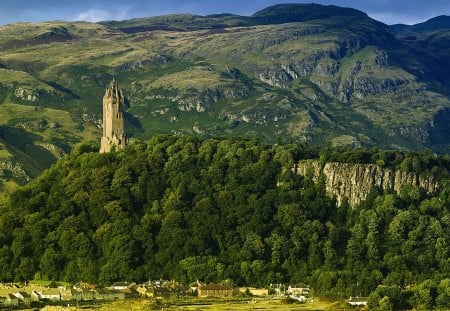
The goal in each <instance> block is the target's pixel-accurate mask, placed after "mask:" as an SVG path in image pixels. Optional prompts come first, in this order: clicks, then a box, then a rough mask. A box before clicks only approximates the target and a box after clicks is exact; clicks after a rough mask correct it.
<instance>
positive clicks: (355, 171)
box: [294, 160, 439, 207]
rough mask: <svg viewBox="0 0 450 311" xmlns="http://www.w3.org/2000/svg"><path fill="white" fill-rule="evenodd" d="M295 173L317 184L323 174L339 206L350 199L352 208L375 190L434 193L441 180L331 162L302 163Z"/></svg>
mask: <svg viewBox="0 0 450 311" xmlns="http://www.w3.org/2000/svg"><path fill="white" fill-rule="evenodd" d="M294 170H295V171H296V173H297V174H299V175H302V176H304V177H306V178H312V179H313V180H314V181H317V180H318V178H319V177H320V176H321V174H323V176H324V178H325V185H326V191H327V193H329V194H330V195H335V196H336V199H337V202H338V205H341V203H342V200H343V199H344V197H347V198H348V200H349V204H350V206H352V207H355V206H356V205H358V204H359V203H361V202H362V201H364V200H365V199H366V198H367V196H368V194H369V192H370V190H371V189H372V188H374V187H377V188H379V189H381V190H383V191H386V192H395V193H397V194H400V191H401V190H402V189H403V188H404V187H405V186H409V185H412V186H418V187H420V188H422V189H423V190H424V191H426V192H427V193H434V192H436V191H437V189H438V187H439V183H438V180H437V179H436V178H434V177H433V176H431V175H421V174H416V173H413V172H404V171H400V170H395V171H394V170H391V169H387V168H382V167H380V166H378V165H375V164H352V163H337V162H330V163H326V164H325V165H321V164H320V163H319V162H318V161H311V160H309V161H302V162H300V163H299V164H298V165H296V167H295V168H294Z"/></svg>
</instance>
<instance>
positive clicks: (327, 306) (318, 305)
mask: <svg viewBox="0 0 450 311" xmlns="http://www.w3.org/2000/svg"><path fill="white" fill-rule="evenodd" d="M42 310H43V311H73V310H86V311H94V310H96V311H121V310H129V311H141V310H142V311H143V310H166V311H175V310H185V311H209V310H211V311H244V310H260V311H265V310H266V311H272V310H273V311H301V310H306V311H312V310H330V311H332V310H355V309H351V308H347V307H346V305H345V303H343V302H330V301H322V300H316V301H314V302H310V303H302V304H300V303H293V304H285V303H282V302H281V300H253V301H252V300H251V301H241V302H217V303H203V304H202V302H201V301H200V302H198V303H195V304H191V305H189V304H186V305H184V304H183V305H182V306H180V305H168V304H161V305H160V306H156V305H155V304H154V303H153V301H151V300H122V301H115V302H111V303H105V304H100V305H96V306H92V307H82V308H81V307H78V308H76V307H56V306H48V307H45V308H44V309H42Z"/></svg>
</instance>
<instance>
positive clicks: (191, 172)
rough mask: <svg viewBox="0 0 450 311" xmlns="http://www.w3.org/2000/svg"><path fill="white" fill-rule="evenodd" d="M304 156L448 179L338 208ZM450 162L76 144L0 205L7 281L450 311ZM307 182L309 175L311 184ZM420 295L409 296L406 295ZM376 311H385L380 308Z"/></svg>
mask: <svg viewBox="0 0 450 311" xmlns="http://www.w3.org/2000/svg"><path fill="white" fill-rule="evenodd" d="M306 159H316V160H318V159H320V160H319V161H321V163H322V164H325V161H330V160H331V161H335V160H340V159H343V160H344V161H347V162H351V163H355V162H360V163H366V162H367V161H376V162H377V163H381V161H382V160H383V159H384V160H383V164H380V165H383V166H385V167H390V168H393V169H401V170H404V169H406V170H412V171H414V172H416V173H420V174H435V176H440V177H439V178H440V179H439V184H440V187H439V189H438V190H437V191H435V192H433V193H426V191H424V190H423V189H421V188H419V186H413V185H410V186H409V187H405V188H403V190H402V191H401V192H400V193H398V194H397V193H395V192H393V193H388V192H385V193H383V192H382V191H381V190H377V189H373V190H372V191H371V192H370V194H369V196H368V198H367V200H365V201H363V202H361V203H360V204H358V206H355V208H351V207H350V206H349V204H348V201H345V200H344V201H343V202H342V204H341V205H340V206H339V207H338V206H337V204H336V199H335V198H332V197H329V196H327V194H326V192H325V191H326V189H325V187H326V186H325V183H324V182H323V180H321V179H320V178H319V179H318V180H317V183H315V182H313V179H314V177H313V176H312V175H313V174H312V172H311V174H310V176H309V177H308V176H305V177H302V176H300V175H298V174H296V173H295V172H294V170H292V168H293V167H294V165H295V164H296V163H299V161H301V160H306ZM449 163H450V156H448V155H446V156H436V155H434V154H432V153H428V154H423V155H417V154H412V153H405V152H399V151H391V152H386V151H382V150H363V149H350V148H349V149H340V150H337V149H322V150H320V151H319V150H318V149H317V148H308V147H305V146H302V145H301V144H298V143H295V144H289V145H277V144H273V145H266V144H263V143H260V142H258V140H257V139H252V140H246V139H242V138H224V139H217V138H209V139H197V138H194V137H191V136H175V135H155V136H154V137H152V138H151V139H150V140H149V141H148V142H146V143H144V142H136V143H134V144H131V145H130V146H128V147H127V148H125V149H124V150H121V151H119V152H111V153H104V154H99V153H98V148H97V147H96V146H95V145H94V146H92V145H88V144H84V145H79V146H77V147H76V148H75V149H74V151H73V152H72V153H71V154H70V155H67V156H66V157H64V158H63V159H61V160H59V161H58V162H57V163H56V164H55V165H53V166H52V167H51V168H50V169H49V170H46V171H45V172H44V173H43V174H41V175H40V176H39V177H38V178H37V179H34V180H33V181H31V182H30V183H29V184H28V185H26V186H24V187H21V188H20V189H18V190H16V191H14V192H13V193H12V194H11V196H10V197H9V199H8V200H7V201H5V202H4V203H3V204H1V202H0V211H1V213H0V245H1V246H0V264H1V266H2V269H0V278H1V279H2V280H4V281H14V280H15V281H24V280H31V279H33V278H34V279H37V280H64V281H68V282H72V283H75V282H78V281H80V280H83V281H85V282H92V283H94V284H99V285H105V286H108V285H110V284H112V282H115V281H124V280H127V281H129V282H132V281H133V282H142V281H147V280H149V279H150V280H152V279H172V280H173V279H174V280H177V281H181V282H183V284H185V285H187V284H190V283H191V282H195V281H197V280H200V281H203V282H208V283H209V282H221V281H224V280H228V282H231V283H233V284H235V285H238V286H242V285H245V286H257V287H261V286H264V287H266V286H268V285H269V284H274V283H277V284H279V283H288V284H296V283H299V282H304V283H306V284H310V285H311V288H312V290H314V297H317V296H318V297H330V298H337V299H342V298H343V297H349V296H356V295H363V296H368V295H369V294H370V297H369V303H370V305H369V306H370V309H378V308H377V307H378V305H379V304H380V305H381V304H382V302H381V300H382V299H384V300H386V299H388V301H389V302H390V304H391V305H392V307H391V308H390V310H411V309H426V310H430V309H432V308H433V307H436V308H438V309H440V310H446V309H448V308H449V307H450V291H449V290H450V279H449V273H450V259H449V258H450V257H449V252H450V247H449V240H448V239H449V236H450V221H449V220H450V214H449V211H450V209H449V207H450V185H449V183H448V182H449V173H450V165H449ZM307 175H308V174H307ZM411 287H412V288H411ZM380 309H382V308H381V307H380Z"/></svg>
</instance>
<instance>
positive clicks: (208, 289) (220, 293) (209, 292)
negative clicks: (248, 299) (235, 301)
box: [197, 284, 233, 297]
mask: <svg viewBox="0 0 450 311" xmlns="http://www.w3.org/2000/svg"><path fill="white" fill-rule="evenodd" d="M197 293H198V297H228V296H232V295H233V288H232V287H231V286H229V285H221V284H208V285H199V286H198V288H197Z"/></svg>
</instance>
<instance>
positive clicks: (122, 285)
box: [109, 282, 133, 290]
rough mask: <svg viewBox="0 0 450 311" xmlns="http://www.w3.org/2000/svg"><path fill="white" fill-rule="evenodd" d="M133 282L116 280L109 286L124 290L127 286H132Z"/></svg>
mask: <svg viewBox="0 0 450 311" xmlns="http://www.w3.org/2000/svg"><path fill="white" fill-rule="evenodd" d="M132 285H133V284H129V283H128V282H116V283H114V284H112V285H111V286H110V287H109V288H110V289H115V290H124V289H125V288H129V287H131V286H132Z"/></svg>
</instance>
